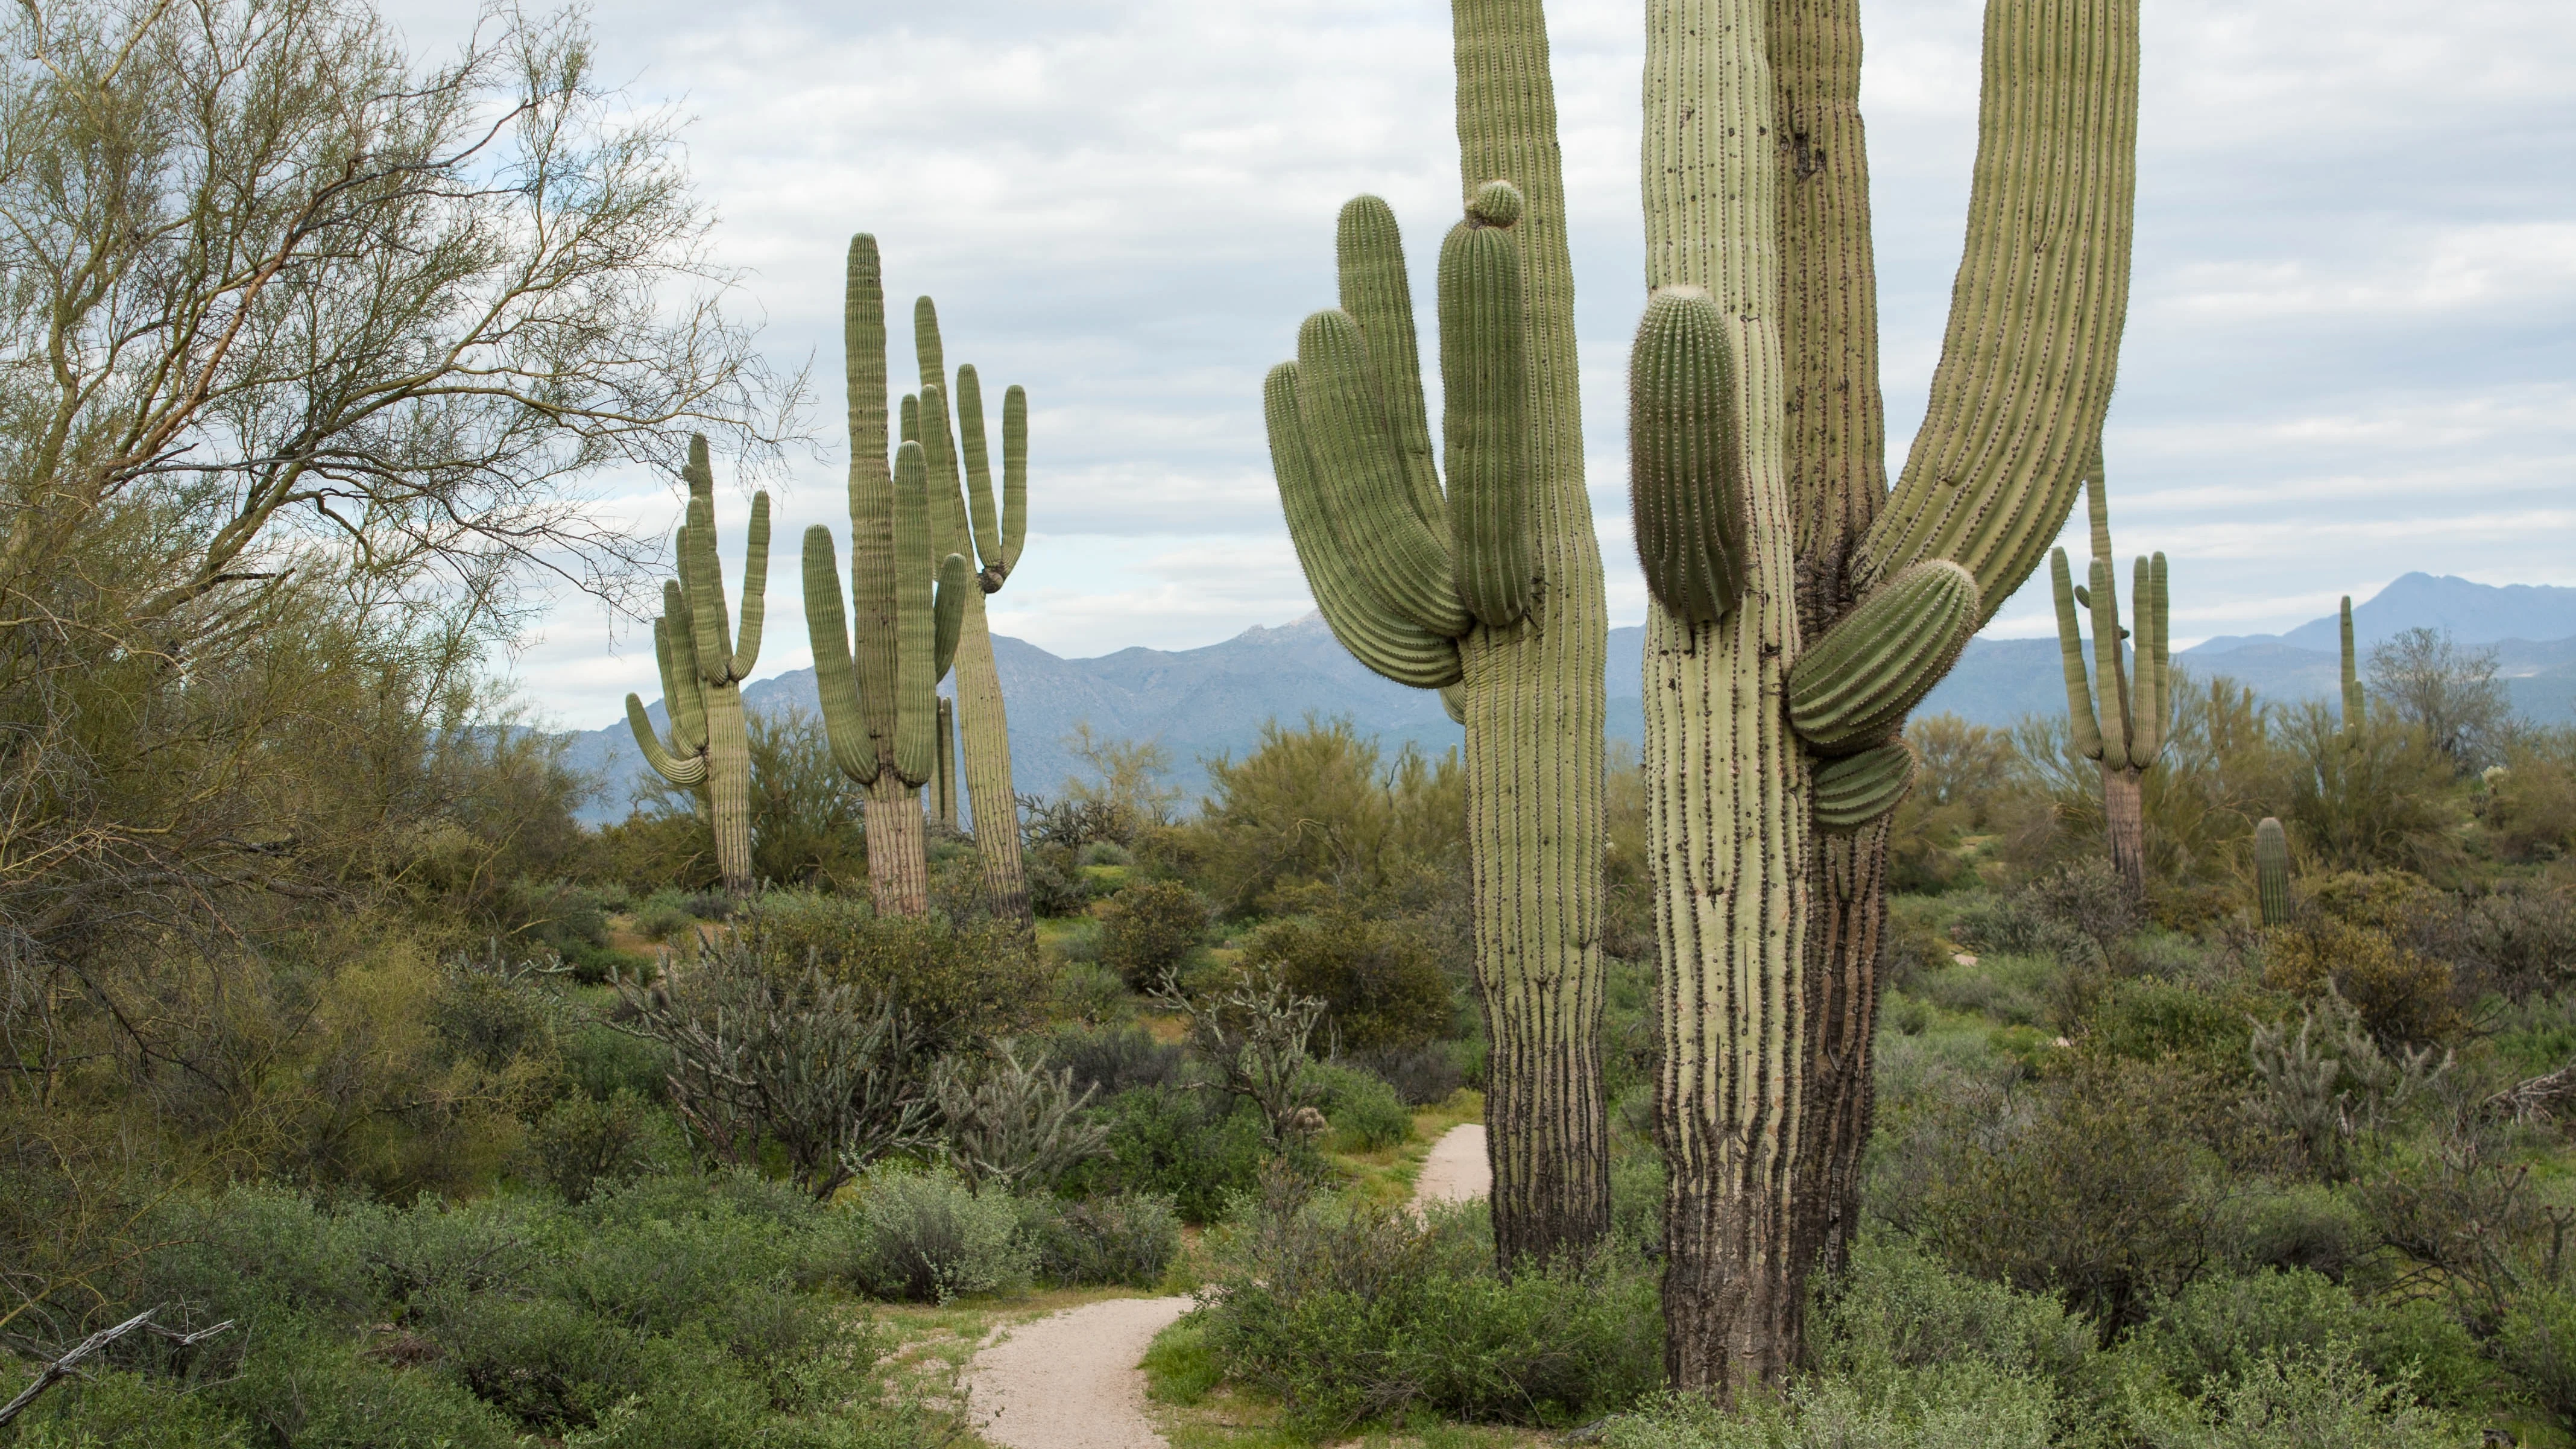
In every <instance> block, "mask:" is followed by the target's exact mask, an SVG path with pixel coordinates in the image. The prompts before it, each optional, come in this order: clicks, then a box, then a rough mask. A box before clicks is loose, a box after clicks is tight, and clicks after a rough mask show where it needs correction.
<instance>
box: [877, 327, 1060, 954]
mask: <svg viewBox="0 0 2576 1449" xmlns="http://www.w3.org/2000/svg"><path fill="white" fill-rule="evenodd" d="M912 341H913V352H914V355H915V358H916V360H917V361H918V362H919V364H920V369H921V391H920V392H919V393H916V394H912V395H910V396H907V397H906V398H905V399H904V402H903V438H904V440H905V441H907V442H912V441H918V442H919V443H920V444H921V447H922V450H923V453H924V455H925V460H926V462H927V465H928V467H929V470H930V497H931V535H932V541H931V546H932V547H933V548H934V549H935V550H936V551H937V552H938V553H940V554H941V555H942V556H945V555H948V554H952V553H953V554H957V555H960V556H961V557H964V558H967V559H969V560H972V561H974V562H975V563H976V565H977V567H976V571H975V576H974V578H975V585H976V587H975V588H974V589H973V590H972V591H970V592H968V593H967V594H966V595H965V596H964V603H963V609H964V613H963V615H962V617H961V618H960V621H959V624H958V636H957V690H956V701H955V709H954V719H955V728H956V740H957V743H958V744H959V745H960V746H962V747H963V748H962V750H961V751H960V753H961V754H962V755H963V757H964V759H963V764H964V769H963V771H962V774H963V783H964V784H965V787H966V792H965V797H966V806H967V808H968V810H969V811H970V812H971V814H972V823H973V825H974V829H975V849H976V853H977V854H978V855H979V856H980V857H982V860H983V865H984V890H985V894H986V896H987V897H988V898H989V901H990V904H991V906H992V909H993V910H994V912H995V913H996V914H999V915H1003V916H1007V917H1010V918H1012V919H1015V920H1018V921H1021V922H1022V923H1026V922H1028V921H1029V919H1030V917H1029V891H1028V880H1027V875H1026V873H1025V871H1024V870H1023V868H1022V866H1021V863H1020V807H1019V796H1018V795H1017V794H1015V793H1014V790H1013V786H1012V783H1011V732H1010V724H1009V721H1008V719H1007V717H1006V716H1005V714H1004V712H1003V707H1002V683H1001V677H1000V675H999V674H998V673H997V672H996V670H995V668H994V665H993V636H992V631H991V629H990V628H989V626H988V625H987V624H986V622H985V617H984V596H985V595H986V594H991V593H997V592H999V591H1000V589H1001V587H1002V585H1003V584H1004V583H1005V582H1006V581H1008V580H1009V578H1010V576H1011V571H1012V570H1014V569H1016V568H1018V567H1019V563H1020V549H1021V546H1022V545H1023V544H1025V543H1026V542H1027V541H1028V527H1029V525H1028V501H1029V400H1028V394H1026V393H1025V392H1023V391H1021V390H1020V389H1019V388H1018V387H1016V386H1014V387H1011V388H1009V389H1006V390H1005V391H1004V392H1003V394H1002V496H1001V507H1000V508H999V509H996V508H995V507H994V506H993V505H994V500H993V470H992V461H991V458H992V455H991V452H990V449H989V448H988V446H987V443H986V438H985V434H984V389H983V384H982V381H981V380H980V379H979V378H978V377H977V376H976V374H975V369H974V368H973V367H972V366H960V367H959V368H958V369H957V372H956V375H955V381H954V384H953V388H952V384H951V381H950V376H949V373H948V369H947V361H946V357H945V354H944V352H943V349H942V347H941V343H940V337H939V310H938V308H937V307H935V306H933V305H932V303H931V300H930V299H929V298H928V297H921V298H917V299H916V300H915V301H914V302H913V307H912ZM951 401H954V403H955V404H956V418H955V424H956V426H955V429H954V431H952V430H951V426H950V417H949V404H950V403H951ZM941 758H942V759H947V758H948V755H947V754H946V752H945V749H944V747H943V753H942V755H941ZM956 784H957V780H956V779H955V778H953V777H952V778H951V780H950V783H949V787H948V789H947V792H946V793H945V794H944V795H943V796H942V797H941V798H942V800H943V802H944V803H943V805H942V807H941V808H942V812H943V815H942V818H943V819H945V820H946V821H947V822H948V823H949V824H951V825H954V824H956V823H957V813H956V808H955V807H956V803H957V792H956V788H955V787H956Z"/></svg>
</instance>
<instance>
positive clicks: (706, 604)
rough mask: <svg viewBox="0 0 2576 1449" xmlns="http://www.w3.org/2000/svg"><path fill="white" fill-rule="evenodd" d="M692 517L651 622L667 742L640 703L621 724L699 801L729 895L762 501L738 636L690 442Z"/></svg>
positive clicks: (763, 539)
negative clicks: (673, 571) (666, 717)
mask: <svg viewBox="0 0 2576 1449" xmlns="http://www.w3.org/2000/svg"><path fill="white" fill-rule="evenodd" d="M682 476H683V477H685V478H686V479H687V480H688V484H689V511H688V516H687V519H686V521H684V522H683V523H681V525H680V531H679V538H678V540H677V545H676V550H675V552H676V555H677V560H676V562H677V567H678V572H679V575H680V576H679V578H677V579H676V580H671V581H667V582H665V583H664V584H663V585H662V617H661V618H659V619H656V620H654V621H653V654H654V658H655V660H656V661H657V662H658V663H659V664H660V665H661V669H662V708H663V710H664V712H665V713H667V714H668V715H669V716H670V724H671V735H670V739H669V741H668V743H665V742H664V741H663V740H661V739H659V738H656V737H655V735H654V732H653V722H652V720H651V719H650V718H649V717H648V716H647V715H646V714H645V713H644V701H642V700H641V699H638V698H636V697H635V696H634V695H632V694H630V695H628V696H626V724H627V727H628V728H629V729H631V730H632V731H634V734H635V745H636V748H638V749H640V750H642V751H643V752H644V762H645V763H646V764H648V765H650V766H652V767H653V772H654V773H655V774H657V775H660V776H661V777H662V778H663V779H665V780H667V781H669V782H670V783H672V784H674V785H678V786H680V787H682V788H684V789H689V790H694V791H696V792H697V793H698V797H699V805H700V808H701V809H703V810H704V811H705V812H706V814H707V817H708V819H709V821H710V823H711V824H712V825H713V826H714V829H715V839H716V869H717V870H718V872H719V873H721V874H722V876H723V877H724V888H725V891H726V893H727V894H729V895H744V894H747V893H748V892H749V891H750V890H751V888H752V879H751V740H750V736H749V735H748V734H747V733H746V732H745V729H744V726H743V718H742V682H743V680H745V679H747V678H749V677H750V675H751V670H752V665H753V662H754V661H756V660H757V659H759V657H760V627H761V620H762V618H763V616H764V614H765V611H766V603H765V601H766V597H767V589H768V584H769V495H768V494H767V493H766V492H763V493H759V494H757V495H754V497H753V498H752V500H751V541H750V543H749V545H748V546H747V547H746V548H745V549H744V551H743V564H742V574H743V576H742V633H741V635H740V636H739V638H736V637H735V636H734V634H733V631H732V629H731V628H730V627H729V626H728V623H727V620H726V618H725V593H724V568H723V565H722V564H720V563H719V562H718V561H717V558H716V519H715V481H716V480H715V470H714V468H713V467H712V466H711V465H710V464H709V462H708V460H707V440H706V439H705V438H704V437H700V436H697V435H694V434H693V435H691V437H690V438H689V462H688V467H687V468H686V470H685V471H684V472H683V474H682Z"/></svg>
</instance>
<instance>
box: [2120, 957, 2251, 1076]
mask: <svg viewBox="0 0 2576 1449" xmlns="http://www.w3.org/2000/svg"><path fill="white" fill-rule="evenodd" d="M2263 1004H2264V1003H2261V1002H2258V1001H2251V1000H2247V999H2244V998H2242V997H2240V996H2233V995H2230V996H2221V995H2218V994H2215V993H2212V992H2208V991H2202V990H2198V989H2196V988H2194V987H2190V986H2184V985H2180V984H2177V983H2174V982H2169V981H2157V980H2152V979H2143V978H2140V979H2130V980H2123V981H2115V982H2112V983H2111V984H2110V986H2109V987H2108V989H2107V990H2105V991H2104V993H2103V995H2102V998H2101V1001H2100V1003H2099V1004H2098V1005H2097V1006H2096V1007H2095V1008H2094V1010H2093V1012H2092V1014H2091V1015H2090V1017H2089V1018H2088V1019H2087V1020H2086V1022H2085V1028H2086V1030H2085V1033H2084V1040H2083V1042H2082V1044H2081V1045H2082V1049H2083V1050H2084V1051H2085V1052H2087V1053H2088V1054H2097V1055H2103V1056H2111V1057H2123V1058H2127V1059H2129V1060H2132V1061H2149V1062H2151V1061H2157V1060H2161V1059H2164V1058H2168V1057H2171V1058H2175V1059H2178V1060H2181V1061H2184V1062H2187V1063H2189V1064H2190V1065H2191V1066H2192V1067H2193V1068H2195V1069H2197V1070H2199V1071H2202V1072H2205V1073H2208V1074H2210V1075H2212V1076H2216V1077H2221V1078H2228V1077H2236V1078H2241V1077H2244V1076H2246V1075H2247V1074H2248V1067H2247V1052H2246V1049H2247V1045H2248V1043H2249V1041H2250V1040H2251V1034H2252V1032H2253V1028H2254V1021H2253V1017H2252V1012H2253V1011H2254V1010H2256V1009H2257V1008H2259V1007H2260V1006H2262V1005H2263Z"/></svg>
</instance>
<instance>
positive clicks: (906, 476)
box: [894, 443, 938, 788]
mask: <svg viewBox="0 0 2576 1449" xmlns="http://www.w3.org/2000/svg"><path fill="white" fill-rule="evenodd" d="M929 494H930V465H929V459H928V456H927V455H926V454H925V453H924V451H923V449H922V446H921V444H919V443H906V444H904V445H903V446H902V447H900V448H897V449H896V450H895V455H894V562H895V580H894V590H895V636H896V637H895V701H894V718H895V725H894V770H895V774H896V775H898V776H900V777H901V778H902V780H903V782H904V783H905V784H906V785H909V786H913V787H915V788H918V787H919V786H920V785H921V784H922V783H923V782H924V781H926V780H928V779H929V778H930V774H931V770H932V769H933V767H935V766H936V765H937V763H938V760H937V755H936V752H935V743H936V742H935V740H934V736H935V735H936V734H937V732H938V719H937V711H938V705H937V703H936V702H935V701H936V699H937V696H936V694H935V693H934V692H933V691H934V688H935V684H934V681H933V679H932V676H931V672H930V666H931V662H932V651H933V649H934V648H935V647H936V645H937V643H938V636H937V620H936V618H935V617H934V614H933V607H934V600H933V597H932V592H931V574H930V568H929V564H930V496H929Z"/></svg>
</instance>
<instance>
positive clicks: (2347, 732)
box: [2343, 594, 2369, 745]
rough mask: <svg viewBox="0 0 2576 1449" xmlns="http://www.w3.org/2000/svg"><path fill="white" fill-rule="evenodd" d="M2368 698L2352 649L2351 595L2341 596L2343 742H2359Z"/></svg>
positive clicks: (2351, 743) (2355, 743)
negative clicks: (2362, 685)
mask: <svg viewBox="0 0 2576 1449" xmlns="http://www.w3.org/2000/svg"><path fill="white" fill-rule="evenodd" d="M2368 706H2369V700H2368V696H2367V695H2366V693H2365V692H2364V691H2363V689H2362V687H2361V670H2360V669H2359V668H2358V667H2357V665H2356V663H2355V661H2354V657H2353V649H2352V595H2350V594H2346V595H2344V596H2343V742H2344V743H2345V744H2346V745H2357V744H2360V743H2361V731H2362V726H2363V725H2365V724H2366V723H2368V720H2367V718H2366V711H2367V709H2368Z"/></svg>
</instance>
